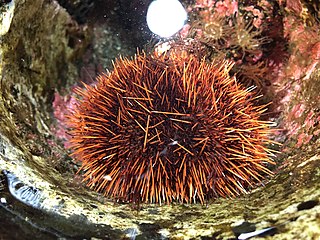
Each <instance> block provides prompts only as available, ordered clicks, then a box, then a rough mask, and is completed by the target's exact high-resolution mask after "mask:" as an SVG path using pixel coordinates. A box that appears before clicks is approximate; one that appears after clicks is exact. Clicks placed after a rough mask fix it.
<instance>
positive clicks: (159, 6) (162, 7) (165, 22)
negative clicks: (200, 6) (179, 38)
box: [147, 0, 187, 37]
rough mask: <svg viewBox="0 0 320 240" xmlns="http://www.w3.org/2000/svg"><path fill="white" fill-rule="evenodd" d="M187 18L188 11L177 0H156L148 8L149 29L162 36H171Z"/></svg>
mask: <svg viewBox="0 0 320 240" xmlns="http://www.w3.org/2000/svg"><path fill="white" fill-rule="evenodd" d="M186 20H187V12H186V10H185V9H184V8H183V6H182V5H181V3H180V2H179V1H177V0H155V1H153V2H152V3H151V4H150V5H149V8H148V12H147V24H148V27H149V29H150V30H151V31H152V32H153V33H154V34H157V35H159V36H160V37H171V36H172V35H174V34H175V33H177V32H178V31H179V30H180V29H181V28H182V27H183V26H184V24H185V21H186Z"/></svg>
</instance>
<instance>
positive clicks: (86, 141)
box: [68, 53, 273, 204]
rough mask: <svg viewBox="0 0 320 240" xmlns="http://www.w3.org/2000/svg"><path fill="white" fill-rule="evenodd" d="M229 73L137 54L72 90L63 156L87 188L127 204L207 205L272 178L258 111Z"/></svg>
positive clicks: (223, 67)
mask: <svg viewBox="0 0 320 240" xmlns="http://www.w3.org/2000/svg"><path fill="white" fill-rule="evenodd" d="M231 67H232V64H231V63H228V62H222V63H207V62H206V60H205V59H202V60H201V59H199V58H198V57H195V56H192V55H190V56H188V58H181V59H179V57H177V56H175V57H170V56H168V55H167V56H166V55H165V54H164V55H161V56H154V55H147V54H145V53H139V54H137V55H136V56H135V57H134V58H133V59H132V60H129V59H122V58H120V59H119V60H117V61H116V62H115V64H114V70H113V71H112V72H109V73H107V74H102V75H100V76H99V77H98V78H97V83H96V85H94V86H89V85H85V88H84V89H81V88H78V89H77V90H76V93H77V94H78V99H77V102H76V104H75V106H74V109H73V110H72V111H71V113H70V115H69V117H68V126H69V127H70V130H69V134H70V136H71V137H70V148H71V150H72V152H73V153H72V156H73V157H75V159H77V160H79V161H81V162H82V167H81V170H82V171H83V172H84V181H86V182H87V183H88V186H90V187H92V188H94V189H95V190H97V191H99V192H103V193H104V194H105V195H106V196H109V197H112V198H114V199H120V200H123V201H128V202H149V203H160V204H161V203H162V202H167V203H170V202H172V201H178V202H187V203H190V202H201V203H205V202H206V201H207V200H208V199H210V198H215V197H218V196H235V195H238V194H240V193H241V192H245V191H246V189H248V187H251V186H253V185H254V184H256V183H259V182H260V181H261V179H262V178H263V174H271V171H270V170H269V169H268V168H267V167H266V164H268V163H270V164H273V161H272V160H271V159H269V155H270V154H271V150H269V149H268V148H267V147H266V146H265V144H268V143H270V142H272V141H271V140H269V139H268V135H269V134H270V132H271V131H272V130H270V128H269V127H270V125H271V124H272V123H271V122H267V121H262V120H260V116H261V114H262V113H263V112H264V111H265V109H266V106H256V105H255V104H254V102H255V101H256V97H254V95H253V93H252V92H251V90H250V89H245V88H244V87H242V86H241V85H240V84H239V83H237V81H236V78H235V77H230V76H229V71H230V68H231Z"/></svg>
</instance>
